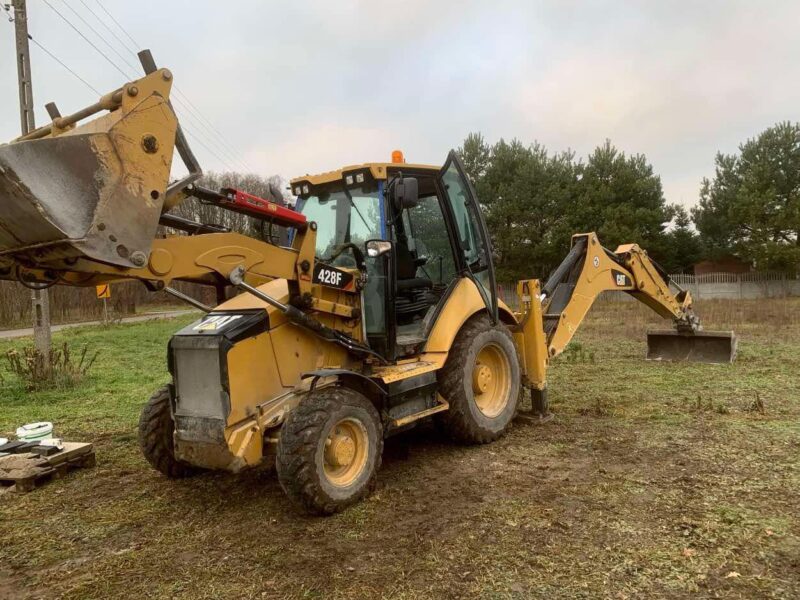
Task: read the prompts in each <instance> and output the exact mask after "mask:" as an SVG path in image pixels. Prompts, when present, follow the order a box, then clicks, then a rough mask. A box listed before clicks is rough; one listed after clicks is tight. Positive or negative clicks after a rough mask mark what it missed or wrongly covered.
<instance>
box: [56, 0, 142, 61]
mask: <svg viewBox="0 0 800 600" xmlns="http://www.w3.org/2000/svg"><path fill="white" fill-rule="evenodd" d="M64 5H65V6H66V7H67V8H68V9H70V10H71V11H72V13H73V14H74V15H75V16H76V17H78V18H79V19H80V20H81V21H82V22H83V24H84V25H86V27H88V28H89V30H90V31H91V32H92V33H94V34H95V35H96V36H97V37H98V38H100V39H101V40H102V41H103V43H104V44H105V45H106V46H108V47H109V48H111V50H112V51H113V52H114V54H116V55H117V56H119V57H120V59H121V60H122V62H124V63H125V64H126V65H128V67H130V68H132V69H133V72H134V73H136V72H137V71H138V68H137V67H136V66H135V65H132V64H131V63H130V62H129V61H128V60H127V59H126V58H125V57H124V56H123V55H122V54H120V53H119V52H118V51H117V49H116V48H115V47H114V46H113V44H110V43H109V42H108V41H106V39H105V38H104V37H103V36H102V35H100V33H98V32H97V30H96V29H95V28H94V27H92V25H91V24H90V23H89V22H88V21H87V20H86V19H84V18H83V15H81V14H80V13H79V12H78V11H77V10H75V9H74V8H72V6H70V4H69V2H66V1H65V2H64Z"/></svg>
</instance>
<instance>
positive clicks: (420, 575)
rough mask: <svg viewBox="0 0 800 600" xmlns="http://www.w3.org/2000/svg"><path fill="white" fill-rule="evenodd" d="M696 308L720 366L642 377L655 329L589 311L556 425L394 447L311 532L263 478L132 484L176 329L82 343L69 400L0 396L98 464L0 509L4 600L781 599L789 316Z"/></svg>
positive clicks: (791, 399) (793, 415) (799, 472)
mask: <svg viewBox="0 0 800 600" xmlns="http://www.w3.org/2000/svg"><path fill="white" fill-rule="evenodd" d="M698 311H699V312H700V314H701V316H703V317H704V318H705V320H706V322H707V324H708V326H709V328H711V327H714V328H728V327H731V326H733V327H735V328H736V329H737V331H738V333H739V334H740V336H741V340H740V354H739V360H738V361H737V362H736V363H735V364H734V365H713V366H710V365H696V364H691V365H689V364H666V363H648V362H645V361H643V360H642V356H643V354H644V330H645V329H646V327H647V326H648V325H650V324H653V325H656V324H658V321H653V322H652V323H651V320H650V318H649V317H648V316H647V315H646V313H644V312H643V311H640V309H639V307H638V306H637V305H636V304H634V303H617V304H602V305H600V306H599V307H598V310H596V311H595V312H594V313H593V314H592V316H591V318H590V320H589V322H588V323H587V325H586V327H585V328H584V329H582V330H581V331H580V332H579V334H578V336H577V338H576V341H577V342H578V343H579V344H580V347H581V350H580V352H579V351H574V354H575V357H574V360H573V359H569V360H568V359H567V358H565V357H562V358H561V359H559V360H557V361H556V363H555V364H554V365H553V367H552V369H551V372H550V375H551V382H550V390H551V403H552V408H553V410H554V412H555V415H556V416H555V419H554V420H553V421H552V422H550V423H549V424H547V425H545V426H541V427H536V426H523V425H519V426H517V427H514V428H513V429H512V431H511V432H510V434H509V435H508V436H506V437H505V438H503V439H502V440H500V441H499V442H497V443H495V444H491V445H488V446H479V447H462V446H456V445H453V444H450V443H448V442H446V441H444V440H442V439H441V438H440V437H439V436H438V435H437V434H436V432H435V431H433V430H422V431H417V432H415V433H412V434H411V435H406V436H402V437H398V438H393V439H390V440H389V441H388V443H387V451H386V455H385V460H384V467H383V469H382V471H381V474H380V478H379V486H378V490H377V491H376V493H375V494H374V495H373V496H372V497H371V498H370V499H369V500H368V501H366V502H364V503H362V504H360V505H358V506H356V507H354V508H353V509H351V510H348V511H346V512H345V513H343V514H340V515H337V516H334V517H331V518H327V519H319V518H309V517H307V516H304V515H301V514H298V513H297V512H296V511H294V510H293V509H292V508H291V507H290V506H289V505H288V504H287V502H286V499H285V498H284V496H283V493H282V492H281V490H280V487H279V485H278V484H277V482H276V481H275V478H274V476H273V474H272V473H271V472H270V471H269V470H268V469H262V470H257V471H251V472H246V473H242V474H240V475H228V474H224V473H220V474H207V475H203V476H200V477H196V478H193V479H189V480H184V481H178V482H172V481H167V480H165V479H164V478H162V477H160V476H159V475H158V474H156V473H154V472H153V471H152V470H151V469H150V468H149V467H148V466H147V465H146V463H145V462H144V460H143V459H142V458H141V457H140V455H139V453H138V450H137V448H136V442H135V423H136V417H137V413H138V409H139V407H140V406H141V404H142V403H143V401H144V399H145V398H146V396H147V395H148V394H149V393H150V391H151V390H152V389H153V388H155V387H156V386H157V385H158V384H159V383H160V382H161V381H163V380H164V378H165V375H166V374H165V371H164V364H163V358H164V350H163V347H164V344H165V343H166V341H167V339H168V337H169V332H170V330H173V329H177V328H178V325H179V324H178V323H174V322H173V323H169V322H160V323H151V324H145V325H128V326H120V327H114V328H110V329H108V330H102V331H88V330H84V331H82V332H78V333H77V336H78V340H82V341H84V342H89V343H92V345H93V347H95V346H97V347H100V348H102V349H103V353H102V354H101V357H100V359H99V362H98V365H97V368H96V369H95V370H94V371H93V372H92V373H91V374H90V376H89V377H88V378H87V379H86V380H85V381H84V382H83V383H82V384H81V386H79V388H78V389H76V390H75V391H73V392H70V393H66V392H64V393H56V392H52V391H51V392H37V393H33V394H25V393H22V392H19V391H18V390H16V391H15V390H8V389H4V395H3V396H2V397H0V406H3V410H2V411H0V433H1V432H3V431H9V430H11V429H12V427H15V426H16V425H18V424H19V423H20V422H23V421H31V420H40V419H43V418H48V420H55V421H56V427H57V428H58V429H59V430H60V431H62V432H63V433H64V434H65V435H67V436H68V437H73V438H83V439H89V440H93V441H95V442H96V444H97V449H98V466H97V467H96V468H95V469H93V470H90V471H84V472H77V473H75V474H74V475H73V476H70V477H68V478H65V479H63V480H61V481H56V482H54V483H52V484H51V485H49V486H47V487H46V488H44V489H42V490H40V491H38V492H35V493H32V494H29V495H26V496H20V497H9V495H4V496H2V497H0V539H1V540H2V542H3V543H2V544H0V597H3V596H4V597H8V598H33V597H48V598H49V597H53V598H54V597H62V598H81V599H83V598H110V597H123V596H124V597H136V598H144V597H150V598H253V597H255V598H326V599H327V598H333V599H345V598H396V599H411V598H503V599H505V598H508V599H512V598H513V599H517V598H518V599H522V598H532V597H541V598H620V599H622V598H678V597H686V596H689V595H694V596H699V597H709V598H711V597H720V598H722V597H724V598H747V599H749V598H770V597H774V598H792V597H799V596H800V575H799V573H800V521H799V520H798V517H797V515H798V514H800V496H799V495H798V493H797V491H798V489H800V380H798V378H797V372H798V370H800V323H798V321H797V315H798V312H800V301H788V302H784V301H769V302H764V303H761V304H760V306H757V305H756V304H755V303H753V304H752V305H751V304H750V303H744V304H743V305H742V306H738V305H735V304H732V305H725V303H722V302H720V303H702V304H701V305H700V306H699V307H698ZM5 347H7V345H6V346H5ZM2 349H4V346H3V345H2V344H0V350H2ZM590 353H591V355H593V357H594V360H589V359H588V355H589V354H590ZM50 417H52V419H51V418H50Z"/></svg>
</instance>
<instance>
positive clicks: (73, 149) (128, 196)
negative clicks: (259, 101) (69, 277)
mask: <svg viewBox="0 0 800 600" xmlns="http://www.w3.org/2000/svg"><path fill="white" fill-rule="evenodd" d="M171 79H172V76H171V74H169V72H168V71H165V70H163V69H162V70H160V71H156V72H154V73H152V74H151V75H148V76H146V77H144V78H142V79H140V80H138V81H134V82H131V83H128V84H126V85H125V86H124V87H123V88H121V89H120V90H117V91H115V92H112V93H111V94H108V95H107V96H104V97H103V98H102V99H101V100H100V101H99V102H98V103H97V104H95V105H93V106H91V107H89V108H87V109H84V110H82V111H79V112H78V113H75V114H73V115H70V116H67V117H57V118H55V119H54V121H53V123H52V124H51V125H48V126H45V127H42V128H40V129H37V130H35V131H33V132H31V133H30V134H28V135H26V136H23V137H21V138H18V139H17V140H15V141H12V142H11V143H9V144H3V145H1V146H0V262H6V263H7V262H8V261H9V259H10V260H11V262H12V263H13V262H16V263H17V264H22V265H25V266H40V265H42V266H46V265H47V264H48V263H51V264H54V263H55V262H57V261H60V260H62V259H75V258H81V257H86V258H90V259H92V260H96V261H101V262H104V263H110V264H113V265H118V266H120V267H126V268H130V267H141V266H143V265H144V264H145V262H146V259H147V256H148V255H149V252H150V247H151V244H152V241H153V239H154V237H155V233H156V227H157V226H158V220H159V218H160V216H161V212H162V206H163V203H164V197H165V194H166V191H167V184H168V182H169V174H170V167H171V164H172V154H173V149H174V146H175V134H176V130H177V119H176V117H175V114H174V112H173V111H172V108H171V107H170V105H169V103H168V97H169V88H170V85H171ZM103 110H108V111H109V112H108V113H107V114H104V115H103V116H100V117H98V118H96V119H94V120H92V121H89V122H87V123H85V124H83V125H80V126H77V127H76V124H77V122H78V121H79V120H81V119H83V118H85V117H87V116H90V115H92V114H94V113H96V112H100V111H103Z"/></svg>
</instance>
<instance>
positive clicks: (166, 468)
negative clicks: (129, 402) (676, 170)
mask: <svg viewBox="0 0 800 600" xmlns="http://www.w3.org/2000/svg"><path fill="white" fill-rule="evenodd" d="M174 431H175V422H174V421H173V420H172V413H171V412H170V397H169V388H168V387H167V386H164V387H162V388H159V389H158V390H156V392H155V393H153V395H152V396H150V399H149V400H148V401H147V404H146V405H145V407H144V409H143V410H142V414H141V416H140V417H139V447H140V448H141V449H142V454H144V457H145V458H146V459H147V462H149V463H150V464H151V465H152V466H153V468H154V469H156V470H157V471H160V472H161V473H163V474H164V475H166V476H167V477H169V478H170V479H182V478H184V477H189V476H191V475H194V474H195V473H197V472H198V471H200V469H198V468H197V467H193V466H191V465H189V464H187V463H185V462H181V461H179V460H177V459H176V458H175V443H174V440H173V438H172V434H173V432H174Z"/></svg>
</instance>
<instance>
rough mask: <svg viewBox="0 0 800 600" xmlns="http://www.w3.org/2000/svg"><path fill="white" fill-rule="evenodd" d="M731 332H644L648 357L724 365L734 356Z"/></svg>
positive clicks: (733, 340)
mask: <svg viewBox="0 0 800 600" xmlns="http://www.w3.org/2000/svg"><path fill="white" fill-rule="evenodd" d="M736 345H737V340H736V335H734V333H733V332H732V331H697V332H694V333H680V332H677V331H675V330H672V329H666V330H655V331H648V332H647V359H648V360H666V361H687V362H699V363H715V364H725V363H732V362H733V360H734V359H735V358H736Z"/></svg>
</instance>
